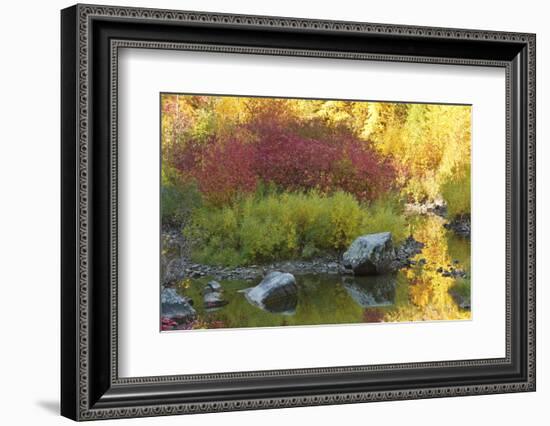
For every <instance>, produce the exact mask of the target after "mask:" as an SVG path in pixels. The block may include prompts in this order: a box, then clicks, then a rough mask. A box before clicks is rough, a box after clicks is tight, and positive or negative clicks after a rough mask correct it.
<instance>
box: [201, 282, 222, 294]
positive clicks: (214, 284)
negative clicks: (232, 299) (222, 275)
mask: <svg viewBox="0 0 550 426" xmlns="http://www.w3.org/2000/svg"><path fill="white" fill-rule="evenodd" d="M206 287H207V288H209V289H210V290H211V291H217V292H221V291H223V288H222V285H221V284H220V283H219V282H217V281H214V280H212V281H209V282H208V284H206ZM205 290H206V288H205Z"/></svg>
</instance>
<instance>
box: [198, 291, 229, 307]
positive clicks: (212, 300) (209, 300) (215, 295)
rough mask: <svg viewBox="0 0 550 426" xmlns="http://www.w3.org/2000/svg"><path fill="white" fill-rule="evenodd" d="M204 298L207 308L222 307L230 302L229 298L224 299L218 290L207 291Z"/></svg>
mask: <svg viewBox="0 0 550 426" xmlns="http://www.w3.org/2000/svg"><path fill="white" fill-rule="evenodd" d="M203 300H204V307H205V308H207V309H211V308H221V307H222V306H225V305H227V304H228V303H229V302H228V301H227V300H224V299H223V297H222V295H221V293H219V292H217V291H212V292H210V293H206V294H205V295H204V299H203Z"/></svg>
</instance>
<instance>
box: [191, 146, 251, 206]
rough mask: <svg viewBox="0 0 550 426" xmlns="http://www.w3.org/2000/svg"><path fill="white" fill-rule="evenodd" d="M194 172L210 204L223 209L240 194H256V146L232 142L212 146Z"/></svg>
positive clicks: (192, 171)
mask: <svg viewBox="0 0 550 426" xmlns="http://www.w3.org/2000/svg"><path fill="white" fill-rule="evenodd" d="M201 154H202V156H201V158H200V161H197V162H196V163H195V165H194V167H193V168H192V169H191V174H192V175H193V177H194V178H195V180H196V182H197V184H198V187H199V189H200V191H201V192H202V194H203V195H204V197H205V198H206V200H207V201H209V202H210V203H212V204H213V205H217V206H221V205H224V204H228V203H229V202H231V201H233V200H234V199H235V198H236V196H237V195H238V194H242V193H248V192H253V191H254V190H255V189H256V184H257V178H256V175H255V173H254V169H253V158H254V147H253V146H252V145H250V144H246V143H243V142H239V141H236V140H231V141H229V142H227V143H225V144H222V143H214V144H210V145H209V146H208V148H207V149H205V150H204V151H203V152H202V153H201Z"/></svg>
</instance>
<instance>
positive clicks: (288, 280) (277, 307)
mask: <svg viewBox="0 0 550 426" xmlns="http://www.w3.org/2000/svg"><path fill="white" fill-rule="evenodd" d="M297 292H298V286H297V285H296V278H294V275H292V274H289V273H288V272H278V271H274V272H270V273H269V274H267V275H266V276H265V277H264V279H263V280H262V281H261V282H260V284H258V285H257V286H256V287H252V288H249V289H247V290H246V291H245V292H244V294H245V296H246V299H247V300H248V301H249V302H250V303H252V304H253V305H256V306H258V307H260V308H262V309H265V310H267V311H271V312H283V311H286V310H288V309H287V308H288V307H289V306H294V307H295V306H296V303H295V301H296V297H297ZM281 307H284V308H285V309H282V308H281Z"/></svg>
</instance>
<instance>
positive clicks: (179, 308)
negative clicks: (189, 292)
mask: <svg viewBox="0 0 550 426" xmlns="http://www.w3.org/2000/svg"><path fill="white" fill-rule="evenodd" d="M160 305H161V315H162V317H166V318H177V319H179V320H180V321H185V322H190V321H193V320H194V319H195V318H196V317H197V312H196V311H195V309H193V307H192V306H191V303H190V300H189V299H187V298H185V297H182V296H180V295H179V294H178V293H177V292H176V289H174V288H163V289H162V291H161V292H160Z"/></svg>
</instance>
